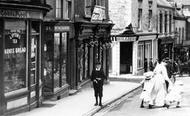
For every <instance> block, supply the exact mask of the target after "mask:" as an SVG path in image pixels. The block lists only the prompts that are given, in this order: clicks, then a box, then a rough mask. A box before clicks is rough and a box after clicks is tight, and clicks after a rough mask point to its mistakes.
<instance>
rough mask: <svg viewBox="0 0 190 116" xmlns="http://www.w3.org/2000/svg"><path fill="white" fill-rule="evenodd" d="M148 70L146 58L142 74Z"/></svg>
mask: <svg viewBox="0 0 190 116" xmlns="http://www.w3.org/2000/svg"><path fill="white" fill-rule="evenodd" d="M147 69H148V61H147V58H145V59H144V72H147Z"/></svg>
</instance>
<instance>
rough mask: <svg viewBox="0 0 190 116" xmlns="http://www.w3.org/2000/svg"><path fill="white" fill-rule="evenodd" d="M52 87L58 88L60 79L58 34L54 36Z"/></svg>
mask: <svg viewBox="0 0 190 116" xmlns="http://www.w3.org/2000/svg"><path fill="white" fill-rule="evenodd" d="M53 68H54V69H53V74H54V87H59V78H60V34H59V33H55V34H54V67H53Z"/></svg>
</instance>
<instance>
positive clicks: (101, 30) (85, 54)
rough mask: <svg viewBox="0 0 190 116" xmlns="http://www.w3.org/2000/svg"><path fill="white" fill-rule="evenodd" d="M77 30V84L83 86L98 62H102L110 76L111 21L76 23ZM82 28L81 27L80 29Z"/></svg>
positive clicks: (105, 71)
mask: <svg viewBox="0 0 190 116" xmlns="http://www.w3.org/2000/svg"><path fill="white" fill-rule="evenodd" d="M75 27H76V28H75V30H80V31H77V32H76V37H77V38H76V61H77V62H76V64H77V67H76V68H77V69H76V70H77V73H76V74H77V85H78V87H80V86H82V85H83V84H85V83H86V82H88V81H89V78H90V75H91V72H92V70H93V69H94V68H95V63H96V62H101V64H102V68H103V70H104V73H105V74H106V76H108V70H109V64H108V58H109V48H110V42H111V41H110V29H111V27H112V24H109V23H105V24H104V23H103V24H101V23H83V22H80V23H75ZM79 28H80V29H79Z"/></svg>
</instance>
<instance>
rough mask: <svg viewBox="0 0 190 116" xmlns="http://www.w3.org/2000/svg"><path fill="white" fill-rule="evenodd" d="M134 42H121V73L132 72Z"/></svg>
mask: <svg viewBox="0 0 190 116" xmlns="http://www.w3.org/2000/svg"><path fill="white" fill-rule="evenodd" d="M132 58H133V43H132V42H121V43H120V74H129V73H132Z"/></svg>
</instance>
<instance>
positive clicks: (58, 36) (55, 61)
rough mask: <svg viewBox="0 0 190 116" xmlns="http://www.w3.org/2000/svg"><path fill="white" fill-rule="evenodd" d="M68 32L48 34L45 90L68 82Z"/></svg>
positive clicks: (51, 89)
mask: <svg viewBox="0 0 190 116" xmlns="http://www.w3.org/2000/svg"><path fill="white" fill-rule="evenodd" d="M67 36H68V33H67V32H63V33H49V34H47V38H46V40H45V41H46V42H45V45H44V51H45V66H44V76H45V79H44V80H45V88H44V90H45V91H48V92H49V91H53V90H54V89H55V88H59V87H62V86H63V85H64V84H66V59H67Z"/></svg>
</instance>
